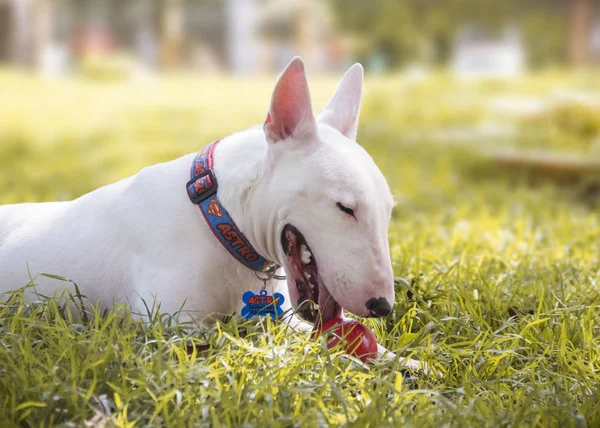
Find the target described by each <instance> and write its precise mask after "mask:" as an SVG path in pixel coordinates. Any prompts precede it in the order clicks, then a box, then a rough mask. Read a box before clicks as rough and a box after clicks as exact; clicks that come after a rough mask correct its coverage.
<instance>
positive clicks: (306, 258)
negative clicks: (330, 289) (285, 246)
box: [300, 244, 312, 265]
mask: <svg viewBox="0 0 600 428" xmlns="http://www.w3.org/2000/svg"><path fill="white" fill-rule="evenodd" d="M300 256H301V257H302V263H304V264H305V265H307V264H309V263H310V258H311V257H312V254H311V253H310V251H308V248H306V245H304V244H302V246H301V247H300Z"/></svg>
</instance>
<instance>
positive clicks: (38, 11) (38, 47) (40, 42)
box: [31, 0, 52, 70]
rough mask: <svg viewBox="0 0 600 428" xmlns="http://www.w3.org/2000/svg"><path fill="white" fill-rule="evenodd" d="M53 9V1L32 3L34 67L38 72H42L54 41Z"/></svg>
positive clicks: (41, 0) (42, 0)
mask: <svg viewBox="0 0 600 428" xmlns="http://www.w3.org/2000/svg"><path fill="white" fill-rule="evenodd" d="M51 7H52V5H51V0H36V1H34V2H32V3H31V16H32V22H31V23H32V26H31V30H32V53H33V55H32V65H33V66H34V68H35V69H36V70H42V68H43V66H44V55H45V53H46V49H47V48H48V45H49V44H50V42H51V41H52V40H51V39H52V9H51Z"/></svg>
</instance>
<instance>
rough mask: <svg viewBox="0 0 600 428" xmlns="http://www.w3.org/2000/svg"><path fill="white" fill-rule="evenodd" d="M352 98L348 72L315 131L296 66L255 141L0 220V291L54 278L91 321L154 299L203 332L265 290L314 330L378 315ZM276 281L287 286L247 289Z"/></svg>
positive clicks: (22, 208)
mask: <svg viewBox="0 0 600 428" xmlns="http://www.w3.org/2000/svg"><path fill="white" fill-rule="evenodd" d="M362 85H363V69H362V67H361V65H360V64H355V65H354V66H353V67H352V68H350V70H349V71H348V72H347V73H346V75H345V76H344V78H343V80H342V82H341V84H340V86H339V88H338V89H337V91H336V93H335V95H334V96H333V98H332V99H331V100H330V101H329V103H328V104H327V106H326V107H325V110H324V111H323V113H321V115H320V116H319V117H318V118H317V119H315V117H314V116H313V111H312V107H311V99H310V94H309V89H308V84H307V80H306V75H305V72H304V65H303V63H302V61H301V60H300V59H299V58H294V59H293V60H292V61H291V62H290V64H289V65H288V66H287V68H286V69H285V71H284V72H283V73H282V75H281V76H280V78H279V80H278V82H277V84H276V86H275V89H274V92H273V96H272V100H271V106H270V109H269V112H268V115H267V119H266V121H265V123H264V126H263V127H260V126H259V127H252V128H250V129H247V130H244V131H241V132H238V133H236V134H233V135H231V136H229V137H226V138H224V139H223V140H221V141H220V142H219V143H218V144H216V143H215V144H212V145H211V148H210V150H204V151H203V153H201V154H200V155H198V156H197V155H196V154H190V155H186V156H183V157H181V158H179V159H176V160H173V161H171V162H166V163H162V164H158V165H154V166H150V167H147V168H144V169H142V170H141V171H140V172H139V173H137V174H136V175H134V176H132V177H129V178H126V179H124V180H122V181H119V182H117V183H114V184H110V185H108V186H105V187H102V188H100V189H97V190H95V191H93V192H91V193H88V194H87V195H84V196H82V197H80V198H78V199H76V200H74V201H69V202H51V203H36V204H18V205H6V206H1V207H0V291H2V290H4V291H6V290H9V289H15V288H18V287H21V286H23V285H25V284H27V283H29V281H30V277H29V275H30V274H29V272H31V273H32V274H38V273H51V274H55V275H63V276H65V277H68V278H70V279H71V280H72V281H74V282H75V283H76V284H78V286H79V289H80V290H81V293H82V294H83V295H85V296H87V298H88V299H89V300H90V301H91V302H95V303H98V304H99V305H100V306H101V307H109V306H111V305H112V304H113V303H114V302H115V301H117V302H119V301H125V302H128V303H129V304H130V305H131V306H132V309H133V310H134V311H140V312H143V311H144V306H143V304H144V302H143V300H145V301H152V300H153V299H154V298H156V299H157V301H158V302H160V305H161V310H162V311H164V312H168V313H175V312H177V311H179V310H180V309H181V307H182V305H184V303H185V305H184V306H183V311H182V314H184V315H185V316H187V317H189V318H192V319H194V320H198V321H202V322H206V321H207V320H210V319H213V318H214V317H215V316H218V315H219V314H221V315H230V314H232V313H234V312H235V313H238V314H239V313H240V311H241V310H242V307H243V306H244V302H243V301H242V298H243V295H244V293H245V292H246V291H253V292H254V293H257V294H258V293H259V292H260V290H261V289H262V288H263V285H266V289H267V291H268V292H269V293H273V292H278V293H281V294H282V295H283V296H284V299H285V304H284V308H283V309H284V310H285V309H288V308H289V305H290V304H291V306H292V307H293V308H294V309H298V308H299V306H300V304H301V303H302V302H305V301H307V300H308V301H312V302H315V303H317V304H318V306H319V310H318V312H315V311H314V310H313V308H312V305H302V306H300V308H299V309H298V313H299V314H300V315H301V316H302V318H304V319H308V320H309V321H312V322H314V323H319V322H327V321H328V320H330V319H332V318H334V317H340V316H342V313H343V309H346V310H348V311H350V312H352V313H353V314H355V315H358V316H361V317H369V316H373V317H381V316H386V315H388V314H389V313H390V312H391V311H392V305H393V303H394V281H393V273H392V265H391V262H390V253H389V248H388V236H387V231H388V225H389V221H390V215H391V211H392V206H393V200H392V195H391V192H390V189H389V187H388V185H387V183H386V181H385V179H384V177H383V175H382V174H381V172H380V170H379V169H378V168H377V166H376V165H375V163H374V162H373V160H372V158H371V157H370V156H369V155H368V154H367V152H366V151H365V150H364V149H363V148H362V147H361V146H359V145H358V144H357V143H356V142H355V139H356V131H357V122H358V115H359V109H360V103H361V98H362ZM192 165H193V168H192V172H191V176H190V167H192ZM208 170H210V171H208ZM190 178H192V179H191V180H190ZM186 190H187V191H186ZM213 201H214V202H213ZM199 207H200V209H199ZM213 218H214V219H216V222H213V221H212V220H211V219H213ZM233 219H235V222H234V221H233ZM240 262H241V263H240ZM279 267H281V269H279ZM275 269H279V270H278V271H277V273H278V274H280V275H287V284H286V282H285V281H283V280H277V279H276V278H271V279H270V280H269V281H268V282H266V283H264V284H263V281H262V280H260V279H259V278H258V277H257V276H260V277H267V278H268V277H271V276H272V275H273V272H274V271H275ZM256 271H259V272H260V273H258V274H256ZM261 271H262V272H261ZM284 271H285V273H284ZM255 274H256V275H255ZM35 283H36V284H37V287H36V289H37V292H39V293H41V294H42V295H52V294H53V292H55V291H56V290H57V289H58V288H59V287H64V284H61V283H60V282H59V281H56V280H53V279H51V278H46V277H42V276H38V277H37V278H36V280H35ZM286 285H287V286H286ZM304 325H305V326H307V328H311V327H312V326H310V325H308V324H304ZM383 352H387V351H386V350H385V348H383V347H380V353H383ZM387 354H388V356H393V354H391V353H389V352H387ZM405 362H406V363H407V365H408V366H410V367H413V368H417V367H418V366H419V363H418V362H416V361H413V360H406V361H405Z"/></svg>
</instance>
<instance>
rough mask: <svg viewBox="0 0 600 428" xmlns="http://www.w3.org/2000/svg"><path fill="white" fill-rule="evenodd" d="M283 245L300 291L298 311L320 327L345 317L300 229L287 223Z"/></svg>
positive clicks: (292, 274)
mask: <svg viewBox="0 0 600 428" xmlns="http://www.w3.org/2000/svg"><path fill="white" fill-rule="evenodd" d="M281 245H282V246H283V251H284V252H285V254H286V256H287V261H288V265H289V266H288V267H289V270H290V272H287V273H288V275H289V276H290V277H291V278H288V281H290V279H291V281H292V282H293V283H294V284H295V286H296V289H297V290H298V294H299V295H300V297H299V298H298V302H296V303H297V305H298V306H297V310H296V312H297V313H298V315H300V317H302V318H303V319H305V320H306V321H310V322H312V323H314V324H315V327H317V328H318V327H320V325H321V323H326V322H327V321H329V320H330V319H332V318H339V317H341V316H342V307H341V305H340V304H339V303H338V302H336V301H335V299H334V298H333V296H332V295H331V293H330V292H329V290H328V289H327V287H325V285H324V284H323V280H322V279H321V277H320V276H319V267H318V265H317V261H316V260H315V257H314V256H313V254H312V251H311V250H310V247H309V245H308V243H307V242H306V239H304V236H303V235H302V234H301V233H300V231H299V230H298V229H296V228H295V227H294V226H292V225H291V224H287V225H286V226H285V227H284V228H283V230H282V231H281ZM310 302H313V303H316V304H318V305H319V309H318V310H316V309H315V308H314V305H312V304H311V303H310Z"/></svg>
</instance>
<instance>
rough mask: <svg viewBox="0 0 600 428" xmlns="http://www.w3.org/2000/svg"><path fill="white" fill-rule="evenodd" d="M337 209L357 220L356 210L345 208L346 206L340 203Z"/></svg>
mask: <svg viewBox="0 0 600 428" xmlns="http://www.w3.org/2000/svg"><path fill="white" fill-rule="evenodd" d="M337 207H338V208H339V209H340V211H343V212H345V213H346V214H348V215H351V216H352V217H354V218H356V216H355V215H354V210H353V209H352V208H348V207H345V206H344V205H342V204H341V203H339V202H338V203H337Z"/></svg>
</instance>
